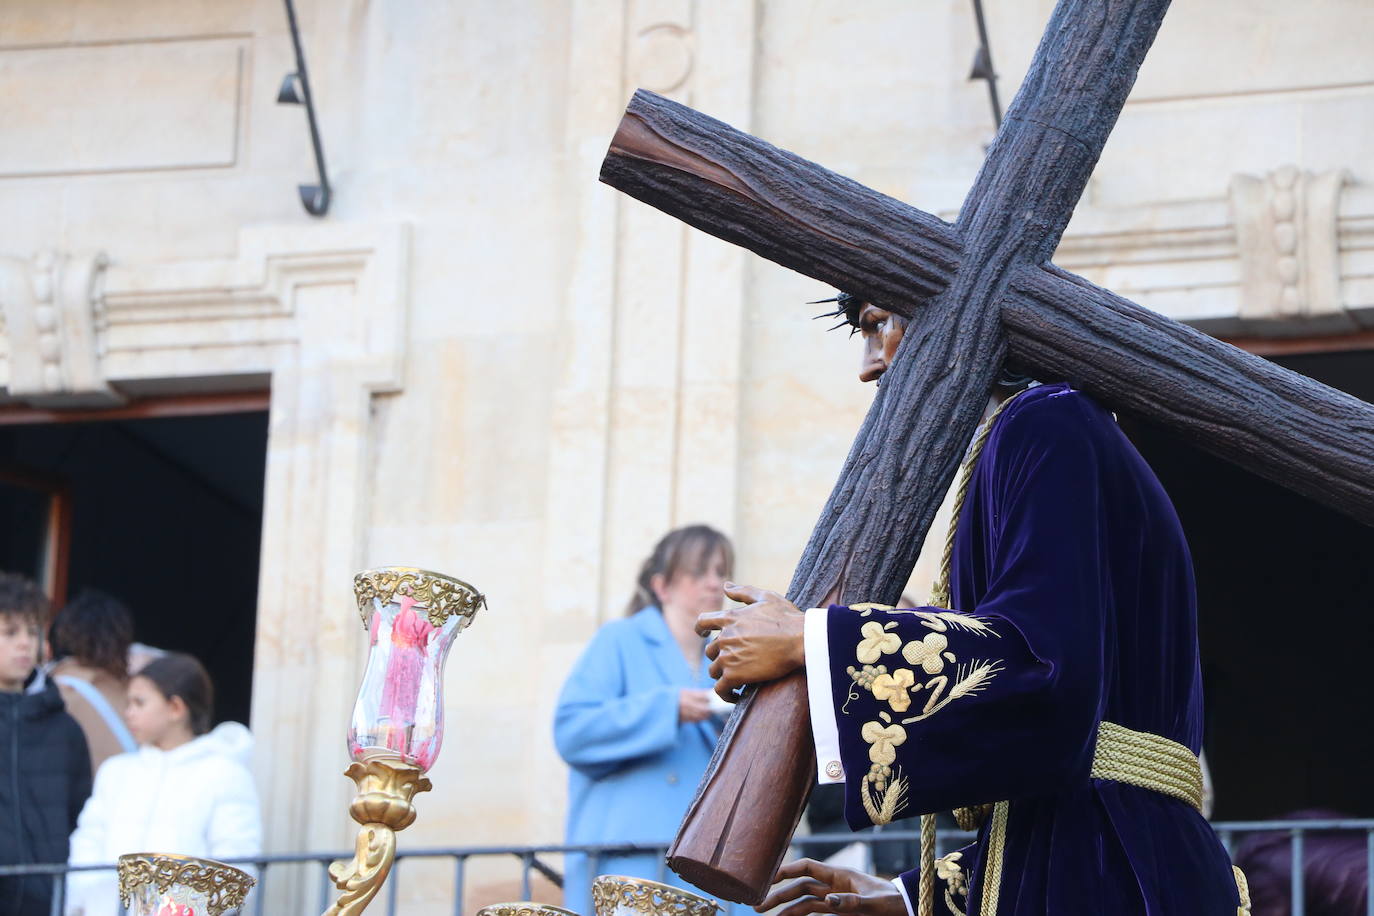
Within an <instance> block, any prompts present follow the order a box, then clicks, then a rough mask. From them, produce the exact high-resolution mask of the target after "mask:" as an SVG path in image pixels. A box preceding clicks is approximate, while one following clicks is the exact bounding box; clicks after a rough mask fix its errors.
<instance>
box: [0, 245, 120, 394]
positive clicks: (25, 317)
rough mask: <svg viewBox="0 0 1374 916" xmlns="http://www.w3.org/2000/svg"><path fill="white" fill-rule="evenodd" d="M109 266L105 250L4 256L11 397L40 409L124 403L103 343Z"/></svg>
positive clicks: (2, 380)
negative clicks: (109, 376)
mask: <svg viewBox="0 0 1374 916" xmlns="http://www.w3.org/2000/svg"><path fill="white" fill-rule="evenodd" d="M108 264H109V261H108V259H107V258H106V257H105V255H104V254H103V253H96V254H88V255H70V254H65V253H59V252H56V251H51V250H47V251H41V252H39V253H38V254H36V255H34V256H33V257H31V258H16V257H0V312H3V314H4V319H5V359H4V362H3V364H0V385H3V386H4V388H5V389H6V390H7V391H8V393H9V396H10V397H12V398H16V399H19V400H22V401H24V402H25V403H28V404H30V405H32V406H35V407H105V406H110V405H113V404H118V403H120V402H121V401H122V400H123V399H122V397H121V396H120V394H119V393H118V392H117V391H115V390H114V389H113V388H112V387H110V385H109V383H108V382H107V381H106V379H105V377H104V374H103V372H102V369H101V362H100V355H99V351H98V346H97V330H98V324H99V311H100V285H101V279H102V277H103V275H104V272H105V268H106V267H107V266H108Z"/></svg>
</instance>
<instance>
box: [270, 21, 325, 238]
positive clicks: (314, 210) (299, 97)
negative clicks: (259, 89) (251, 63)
mask: <svg viewBox="0 0 1374 916" xmlns="http://www.w3.org/2000/svg"><path fill="white" fill-rule="evenodd" d="M284 2H285V3H286V19H287V22H289V23H290V24H291V44H292V45H293V46H294V47H295V49H296V71H295V72H294V73H288V74H286V77H285V78H284V79H283V80H282V81H281V89H279V90H277V104H278V105H304V106H305V117H306V120H307V121H309V122H310V142H311V144H312V145H313V146H314V147H315V172H316V174H318V175H319V183H318V184H303V185H297V188H296V190H298V191H299V192H300V195H301V205H302V206H304V207H305V211H306V212H307V213H309V214H310V215H311V216H324V215H325V214H326V213H328V212H329V200H330V196H331V192H330V189H329V175H328V174H327V173H326V172H325V170H324V147H322V146H321V145H320V128H319V125H318V124H317V123H316V122H315V102H314V99H313V98H312V97H311V95H310V77H309V76H308V75H307V73H306V71H305V52H304V51H302V50H301V33H300V30H299V29H297V28H296V9H295V7H294V6H292V4H291V0H284Z"/></svg>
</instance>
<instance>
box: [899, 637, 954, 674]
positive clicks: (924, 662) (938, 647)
mask: <svg viewBox="0 0 1374 916" xmlns="http://www.w3.org/2000/svg"><path fill="white" fill-rule="evenodd" d="M948 646H949V640H948V639H947V638H946V637H945V636H944V635H943V634H941V633H927V634H926V636H925V638H924V639H914V640H912V641H911V642H909V643H907V644H906V646H905V647H904V648H903V649H902V658H905V659H906V660H907V661H908V662H910V663H911V664H913V665H920V666H921V668H922V669H923V670H924V671H925V673H926V674H939V673H940V672H941V671H943V670H945V660H944V659H943V658H941V657H940V656H941V653H943V652H944V651H945V649H946V648H947V647H948ZM951 661H952V659H951Z"/></svg>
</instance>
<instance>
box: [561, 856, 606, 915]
mask: <svg viewBox="0 0 1374 916" xmlns="http://www.w3.org/2000/svg"><path fill="white" fill-rule="evenodd" d="M567 873H568V867H567V862H566V860H565V861H564V865H563V874H565V875H566V874H567ZM599 874H601V854H600V853H597V852H593V853H592V854H591V855H589V856H587V883H586V885H584V886H583V887H579V888H576V890H577V892H578V893H580V894H590V893H591V889H592V882H593V881H595V880H596V876H597V875H599ZM563 906H564V907H566V908H567V909H570V910H573V911H574V912H575V911H576V910H577V908H578V907H580V906H582V901H581V899H579V900H577V901H575V902H574V901H573V900H572V898H571V896H570V895H569V894H568V888H567V887H566V886H564V888H563Z"/></svg>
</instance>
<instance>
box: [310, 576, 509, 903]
mask: <svg viewBox="0 0 1374 916" xmlns="http://www.w3.org/2000/svg"><path fill="white" fill-rule="evenodd" d="M353 593H354V597H355V598H356V599H357V602H358V613H359V614H360V615H361V616H362V621H363V627H364V628H365V629H366V630H367V634H368V646H369V649H368V655H367V668H366V669H365V670H364V671H363V683H362V686H361V687H360V688H359V690H358V699H357V701H356V702H355V703H354V705H353V717H352V721H351V723H350V725H349V729H348V751H349V755H350V756H351V757H352V758H353V763H352V764H350V765H349V767H348V770H347V771H346V775H347V776H348V777H349V778H350V779H352V780H353V781H354V782H355V783H356V784H357V786H358V794H357V796H355V797H354V799H353V802H352V804H351V805H350V806H349V809H348V812H349V814H350V815H352V817H353V819H354V820H355V821H357V822H358V824H359V825H360V826H359V830H358V836H357V840H356V842H355V844H354V853H353V858H352V859H350V860H344V861H339V862H335V863H334V864H333V865H331V866H330V867H329V876H330V878H332V879H333V881H334V886H335V887H337V888H338V889H339V890H340V891H342V892H343V893H341V894H340V895H339V899H338V900H337V901H335V903H334V905H333V906H331V907H330V908H329V909H328V910H326V911H325V916H357V914H359V913H361V912H362V911H363V910H365V909H366V908H367V905H368V904H369V903H371V902H372V899H373V898H374V897H376V896H377V892H378V891H379V890H381V888H382V885H383V884H384V883H385V882H386V878H387V875H389V874H390V873H391V866H392V863H393V862H394V861H395V859H396V834H397V832H398V831H401V830H404V829H405V828H406V827H409V826H410V825H411V823H413V822H414V820H415V805H414V798H415V796H416V795H417V794H419V793H420V792H428V791H429V790H430V789H431V788H432V786H431V784H430V781H429V779H427V778H426V777H425V773H426V772H427V771H428V770H429V768H430V767H431V766H433V764H434V761H435V760H436V759H437V758H438V756H439V748H440V746H441V745H442V744H443V740H444V679H443V676H444V662H445V661H447V659H448V652H449V649H450V648H451V647H452V646H453V641H454V639H455V638H456V637H457V636H458V634H459V633H461V632H462V631H463V630H465V629H467V626H468V624H470V623H471V622H472V619H473V617H474V616H476V614H477V611H478V609H479V608H482V607H485V606H486V598H485V597H484V596H483V595H482V593H481V592H479V591H477V589H475V588H473V587H472V586H471V585H469V584H468V583H466V582H464V581H463V580H461V579H455V578H453V577H452V576H446V575H443V574H442V573H436V572H430V571H428V570H424V569H417V568H415V567H413V566H383V567H379V568H377V569H368V570H364V571H363V572H360V573H358V574H357V575H356V576H354V577H353Z"/></svg>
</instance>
